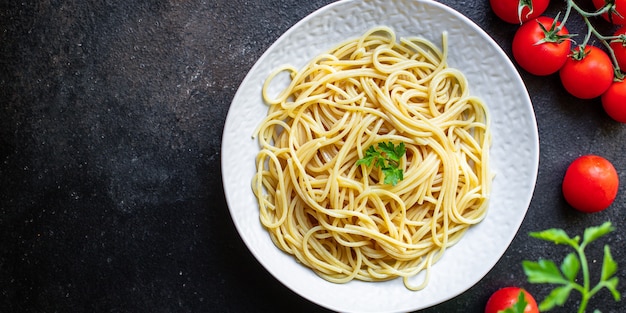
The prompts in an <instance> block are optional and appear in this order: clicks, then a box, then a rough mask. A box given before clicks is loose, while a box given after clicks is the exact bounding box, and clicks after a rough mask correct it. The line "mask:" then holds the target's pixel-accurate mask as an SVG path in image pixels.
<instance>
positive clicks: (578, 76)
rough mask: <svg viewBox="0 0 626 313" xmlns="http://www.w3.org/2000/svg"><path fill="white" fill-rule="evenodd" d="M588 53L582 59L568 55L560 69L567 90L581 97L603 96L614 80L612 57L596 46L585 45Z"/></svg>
mask: <svg viewBox="0 0 626 313" xmlns="http://www.w3.org/2000/svg"><path fill="white" fill-rule="evenodd" d="M585 51H586V55H585V57H584V58H582V59H581V60H576V59H575V58H573V57H568V58H567V61H565V64H564V65H563V67H561V69H560V70H559V76H560V77H561V83H562V84H563V87H565V90H567V92H569V93H570V94H571V95H573V96H575V97H577V98H580V99H592V98H596V97H599V96H601V95H602V94H603V93H604V92H605V91H606V90H607V89H609V86H611V83H612V82H613V77H614V71H613V64H612V63H611V59H610V58H609V56H608V55H607V54H606V52H604V51H602V49H600V48H598V47H596V46H587V47H585Z"/></svg>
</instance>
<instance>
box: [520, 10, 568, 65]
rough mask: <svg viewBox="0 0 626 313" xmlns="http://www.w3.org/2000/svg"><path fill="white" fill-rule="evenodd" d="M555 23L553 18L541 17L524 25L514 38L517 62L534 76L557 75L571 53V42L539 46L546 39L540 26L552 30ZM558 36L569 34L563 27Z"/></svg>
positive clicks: (564, 41)
mask: <svg viewBox="0 0 626 313" xmlns="http://www.w3.org/2000/svg"><path fill="white" fill-rule="evenodd" d="M553 23H554V19H553V18H550V17H546V16H540V17H538V18H536V19H533V20H530V21H528V22H526V23H524V24H522V26H520V28H519V29H518V30H517V32H516V33H515V36H514V37H513V57H514V58H515V61H516V62H517V64H518V65H519V66H520V67H521V68H523V69H524V70H526V71H527V72H529V73H531V74H533V75H537V76H546V75H550V74H554V73H556V72H557V71H558V70H559V69H560V68H561V67H562V66H563V64H565V61H566V60H567V55H568V54H569V53H570V49H571V42H570V40H563V41H561V42H543V43H540V44H537V43H538V42H540V41H541V40H544V39H545V33H544V31H543V30H542V29H541V26H539V24H541V25H543V26H544V27H545V28H546V29H550V27H551V26H552V24H553ZM557 25H558V24H557ZM557 34H558V35H560V36H566V35H568V34H569V32H568V30H567V28H566V27H563V28H562V29H561V30H560V31H559V32H558V33H557Z"/></svg>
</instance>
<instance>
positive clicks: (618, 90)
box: [601, 80, 626, 123]
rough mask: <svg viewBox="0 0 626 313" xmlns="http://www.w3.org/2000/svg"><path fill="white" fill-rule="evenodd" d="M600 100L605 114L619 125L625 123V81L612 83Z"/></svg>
mask: <svg viewBox="0 0 626 313" xmlns="http://www.w3.org/2000/svg"><path fill="white" fill-rule="evenodd" d="M601 99H602V107H603V108H604V111H605V112H606V114H608V115H609V116H610V117H611V118H612V119H614V120H616V121H618V122H620V123H626V81H624V80H623V81H615V82H613V84H611V87H609V89H608V90H607V91H606V92H605V93H603V94H602V98H601Z"/></svg>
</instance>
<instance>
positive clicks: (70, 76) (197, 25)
mask: <svg viewBox="0 0 626 313" xmlns="http://www.w3.org/2000/svg"><path fill="white" fill-rule="evenodd" d="M330 2H332V1H320V0H310V1H295V0H291V1H288V0H282V1H279V0H273V1H263V2H261V1H242V0H236V1H231V0H228V1H226V0H212V1H185V0H182V1H173V0H170V1H163V0H158V1H157V0H152V1H112V0H98V1H69V0H66V1H54V0H42V1H11V2H9V1H3V3H2V4H0V311H1V312H322V311H324V309H323V308H321V307H319V306H316V305H314V304H312V303H309V302H308V301H306V300H304V299H302V298H300V297H299V296H298V295H296V294H294V293H292V292H291V291H290V290H288V289H287V288H285V287H284V286H283V285H281V284H280V283H279V282H277V281H276V280H275V279H274V278H273V277H271V276H270V275H269V274H268V273H267V272H265V270H264V269H263V268H262V267H261V266H260V265H259V264H258V263H257V262H256V260H255V259H254V257H253V256H252V255H251V253H250V252H248V250H247V249H246V247H245V246H244V244H243V243H242V241H241V239H240V238H239V236H238V234H237V232H236V230H235V228H234V226H233V223H232V221H231V219H230V215H229V213H228V208H227V206H226V203H225V199H224V194H223V189H222V182H221V169H220V158H222V157H228V156H224V155H221V153H220V146H221V137H222V128H223V125H224V120H225V118H226V114H227V111H228V108H229V105H230V101H231V100H232V98H233V96H234V94H235V92H236V90H237V87H238V86H239V84H240V82H241V81H242V80H243V78H244V76H245V75H246V73H247V71H248V70H249V69H250V67H251V66H252V65H253V64H254V62H255V61H256V60H257V58H258V57H260V56H261V54H262V53H263V52H264V51H265V50H266V49H267V48H268V47H269V46H270V44H271V43H272V42H273V41H274V40H276V39H277V38H278V37H279V36H280V35H281V34H282V33H283V32H284V31H286V30H287V29H288V28H289V27H290V26H292V25H293V24H294V23H296V22H297V21H298V20H299V19H301V18H303V17H304V16H306V15H308V14H309V13H311V12H313V11H314V10H316V9H318V8H320V7H322V6H324V5H325V4H327V3H330ZM441 2H443V3H446V4H448V5H449V6H451V7H452V8H454V9H456V10H458V11H460V12H461V13H463V14H465V15H466V16H468V17H469V18H470V19H472V20H474V21H475V22H476V23H477V24H478V25H480V26H481V27H482V28H483V29H485V30H486V31H487V32H488V33H489V34H490V35H491V36H492V37H493V38H494V39H495V40H496V41H497V42H498V43H499V44H500V45H501V46H502V47H503V49H504V50H505V52H507V54H509V55H510V44H511V40H512V36H513V33H514V31H515V29H516V27H517V26H516V25H509V24H505V23H504V22H501V21H499V20H498V19H496V17H495V16H494V15H493V13H492V12H491V11H490V10H489V7H488V1H486V0H484V1H461V0H447V1H441ZM552 2H553V3H552V4H551V6H550V8H549V11H548V14H551V15H552V16H554V15H555V14H556V12H557V11H559V10H562V9H563V1H552ZM580 2H581V3H583V5H584V4H585V3H589V2H590V1H580ZM577 23H578V24H577ZM568 25H569V24H568ZM599 25H600V27H601V28H604V29H606V28H607V26H606V25H605V24H603V23H601V22H600V23H599ZM579 26H580V21H578V20H576V19H573V20H572V21H571V26H569V27H570V29H574V31H576V29H577V27H579ZM578 29H579V30H580V28H578ZM522 77H523V79H524V81H525V83H526V84H527V87H528V90H529V93H530V95H531V98H532V100H533V103H534V107H535V111H536V115H537V122H538V126H539V135H540V145H541V157H540V168H539V175H538V180H537V187H536V191H535V194H534V197H533V200H532V203H531V205H530V208H529V211H528V214H527V216H526V219H525V221H524V223H523V225H522V227H521V229H520V232H519V233H518V236H517V237H516V238H515V240H514V241H513V242H512V244H511V246H510V248H509V249H508V250H507V252H506V254H505V255H504V256H503V257H502V258H501V260H500V261H499V262H498V263H497V265H496V266H495V268H494V269H493V270H492V271H491V272H489V273H488V274H487V276H485V278H484V279H482V280H481V281H480V282H479V283H478V284H476V285H475V286H473V287H472V288H470V289H469V290H468V291H467V292H465V293H463V294H461V295H459V296H458V297H455V298H453V299H451V300H449V301H447V302H445V303H442V304H441V305H438V306H436V307H434V308H431V309H428V310H424V311H423V312H429V313H430V312H433V313H434V312H481V311H482V310H483V307H484V304H485V302H486V300H487V298H488V297H489V295H490V294H491V293H492V292H493V291H495V290H496V289H498V288H500V287H503V286H506V285H522V286H525V287H527V288H528V289H529V290H530V291H531V292H532V293H533V294H535V295H536V297H537V298H543V297H545V296H546V295H547V293H548V291H549V288H548V286H544V285H530V284H528V283H526V282H525V276H524V274H523V272H522V269H521V265H520V263H521V261H522V260H524V259H533V260H536V259H538V258H540V257H548V258H556V259H560V258H562V257H563V256H564V255H565V254H564V253H565V252H566V251H567V250H565V249H564V248H562V247H557V248H554V246H552V245H550V244H547V243H543V242H539V241H536V240H532V239H529V237H528V236H527V235H526V234H527V233H528V232H529V231H536V230H541V229H545V228H550V227H559V228H564V229H566V230H567V231H568V232H571V233H572V234H579V233H581V232H582V230H583V229H584V228H585V227H587V226H591V225H598V224H600V223H602V222H604V221H606V220H611V221H613V223H614V224H615V225H616V227H617V231H616V232H614V233H612V234H611V235H609V236H607V237H606V238H605V239H603V241H604V242H603V243H608V244H610V245H611V247H612V248H613V254H614V257H615V258H616V259H617V260H618V262H619V263H620V264H622V266H621V267H620V270H619V271H618V276H619V277H620V278H621V279H622V280H623V282H622V284H621V285H620V286H619V289H620V290H621V291H624V290H626V284H624V282H626V281H625V280H624V278H626V254H624V250H626V243H624V233H625V231H626V224H625V223H624V219H625V217H626V211H625V210H626V204H625V200H626V190H625V189H624V187H623V186H621V187H620V192H619V194H618V198H617V200H616V202H615V203H614V204H613V205H612V206H611V207H610V208H609V209H607V210H606V211H604V212H601V213H597V214H593V215H586V214H582V213H577V212H575V211H573V210H572V209H571V208H570V207H569V206H568V205H566V204H565V202H564V200H563V198H562V196H561V193H560V183H561V179H562V177H563V174H564V171H565V169H566V167H567V165H568V164H569V162H571V161H572V160H573V159H574V158H575V157H577V156H579V155H582V154H586V153H596V154H599V155H602V156H604V157H606V158H607V159H609V160H611V161H612V162H613V163H614V165H615V167H616V168H617V170H618V172H619V173H620V178H621V180H622V181H624V182H626V157H625V156H624V143H625V142H626V125H620V124H618V123H615V122H613V121H612V120H611V119H610V118H608V117H607V116H606V114H605V113H604V112H603V111H602V109H601V107H600V102H599V100H597V99H595V100H589V101H583V100H578V99H575V98H573V97H571V96H569V95H568V94H567V93H566V92H564V91H563V89H562V87H561V86H560V83H559V81H558V77H557V76H550V77H534V76H532V75H529V74H526V73H523V72H522ZM623 185H624V184H623ZM601 245H602V244H599V245H598V246H597V247H595V246H592V247H590V249H589V250H588V251H589V254H591V255H592V257H591V260H592V261H593V263H592V267H594V266H595V267H597V266H599V264H600V262H601V259H599V256H600V253H601V247H600V246H601ZM578 301H579V298H578V297H577V296H575V295H574V296H573V297H572V298H571V299H570V300H569V301H568V302H567V305H566V307H565V308H562V309H557V310H554V311H555V312H572V311H574V310H575V309H574V307H575V306H576V305H577V302H578ZM591 306H592V307H593V308H595V307H597V308H599V309H601V310H602V312H604V313H607V312H624V309H621V308H622V307H623V304H621V303H615V302H614V301H613V300H612V298H611V296H610V295H609V293H608V292H606V290H604V291H602V292H600V293H599V294H598V295H597V296H596V298H594V299H593V300H592V302H591Z"/></svg>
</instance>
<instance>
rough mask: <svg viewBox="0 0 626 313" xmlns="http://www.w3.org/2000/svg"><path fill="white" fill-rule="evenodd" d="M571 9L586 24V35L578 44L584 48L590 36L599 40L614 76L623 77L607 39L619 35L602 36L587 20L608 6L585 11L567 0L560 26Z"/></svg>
mask: <svg viewBox="0 0 626 313" xmlns="http://www.w3.org/2000/svg"><path fill="white" fill-rule="evenodd" d="M572 9H574V10H575V11H576V12H578V14H580V16H582V18H583V20H584V21H585V25H586V26H587V35H586V36H585V39H584V40H583V43H582V44H580V46H581V47H582V48H583V49H584V48H585V47H586V46H587V44H588V43H589V39H591V36H592V35H593V36H595V37H596V38H597V39H598V40H600V42H601V43H602V45H604V46H605V47H606V49H607V51H608V52H609V56H610V58H611V62H612V63H613V71H614V72H615V77H616V78H617V79H623V78H624V73H622V71H621V69H620V67H619V64H618V63H617V58H616V57H615V51H613V48H611V45H610V43H609V41H611V40H615V39H619V36H604V35H602V34H600V33H599V32H598V31H597V30H596V29H595V27H593V25H592V24H591V22H590V21H589V17H591V16H599V15H602V14H604V13H606V12H608V11H609V6H608V5H605V6H603V7H602V8H600V9H599V10H597V11H595V12H587V11H585V10H583V9H582V8H581V7H580V6H578V5H577V4H576V3H574V0H567V10H566V13H565V16H564V17H563V21H562V22H561V26H560V27H565V22H566V21H567V18H568V17H569V15H570V13H571V10H572ZM583 51H584V50H583Z"/></svg>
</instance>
